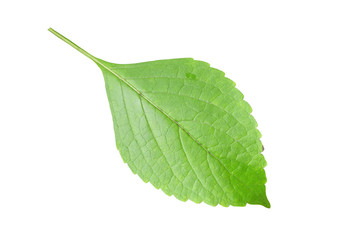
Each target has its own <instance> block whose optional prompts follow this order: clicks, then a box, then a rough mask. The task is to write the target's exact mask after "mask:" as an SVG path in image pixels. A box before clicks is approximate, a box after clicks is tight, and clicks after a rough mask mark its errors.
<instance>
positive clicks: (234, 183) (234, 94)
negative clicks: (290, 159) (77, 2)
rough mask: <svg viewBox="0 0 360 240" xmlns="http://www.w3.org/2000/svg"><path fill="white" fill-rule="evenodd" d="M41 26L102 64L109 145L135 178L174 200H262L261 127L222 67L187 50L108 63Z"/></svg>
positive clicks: (235, 203)
mask: <svg viewBox="0 0 360 240" xmlns="http://www.w3.org/2000/svg"><path fill="white" fill-rule="evenodd" d="M49 31H51V32H52V33H53V34H55V35H56V36H57V37H59V38H60V39H62V40H63V41H65V42H67V43H68V44H70V45H71V46H72V47H74V48H75V49H77V50H78V51H80V52H81V53H83V54H84V55H85V56H87V57H89V58H90V59H92V60H93V61H94V62H95V63H96V64H97V65H98V66H99V67H100V69H101V70H102V72H103V75H104V78H105V85H106V92H107V96H108V99H109V103H110V108H111V113H112V118H113V123H114V130H115V137H116V146H117V148H118V149H119V151H120V154H121V156H122V158H123V160H124V162H126V163H127V164H128V166H129V167H130V169H131V170H132V171H133V172H134V173H135V174H138V175H139V176H140V177H141V179H142V180H144V181H145V182H150V183H151V184H152V185H154V186H155V187H156V188H158V189H159V188H160V189H162V190H163V191H164V192H165V193H166V194H168V195H174V196H175V197H176V198H178V199H180V200H182V201H186V200H188V199H190V200H192V201H194V202H196V203H200V202H202V201H203V202H205V203H207V204H210V205H214V206H215V205H217V204H221V205H223V206H229V205H233V206H245V205H246V204H247V203H249V204H260V205H263V206H265V207H270V203H269V201H268V199H267V197H266V193H265V183H266V176H265V171H264V167H265V166H266V161H265V159H264V156H263V155H262V154H261V152H262V144H261V142H260V137H261V134H260V132H259V131H258V130H257V129H256V127H257V123H256V121H255V119H254V118H253V117H252V115H251V114H250V113H251V111H252V110H251V107H250V106H249V104H248V103H247V102H245V101H244V100H243V95H242V94H241V92H240V91H239V90H237V89H236V88H235V83H234V82H233V81H231V80H230V79H228V78H226V77H225V76H224V73H223V72H221V71H219V70H217V69H214V68H211V67H210V66H209V64H207V63H205V62H201V61H196V60H193V59H191V58H183V59H171V60H160V61H152V62H144V63H137V64H114V63H109V62H106V61H103V60H101V59H98V58H96V57H94V56H92V55H91V54H89V53H88V52H86V51H85V50H83V49H81V48H80V47H79V46H77V45H76V44H74V43H73V42H71V41H70V40H68V39H67V38H65V37H64V36H62V35H61V34H59V33H58V32H56V31H55V30H53V29H51V28H50V29H49Z"/></svg>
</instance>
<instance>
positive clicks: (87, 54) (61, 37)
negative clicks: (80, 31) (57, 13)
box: [48, 28, 97, 62]
mask: <svg viewBox="0 0 360 240" xmlns="http://www.w3.org/2000/svg"><path fill="white" fill-rule="evenodd" d="M48 30H49V31H50V32H51V33H53V34H54V35H55V36H57V37H58V38H60V39H61V40H63V41H64V42H66V43H67V44H69V45H70V46H72V47H73V48H75V49H76V50H78V51H79V52H81V53H82V54H84V55H85V56H87V57H88V58H90V59H91V60H93V61H95V62H97V59H96V57H94V56H93V55H91V54H90V53H88V52H87V51H85V50H84V49H82V48H81V47H79V46H78V45H76V44H75V43H73V42H72V41H70V40H69V39H67V38H66V37H64V36H63V35H61V34H60V33H58V32H57V31H55V30H54V29H52V28H49V29H48Z"/></svg>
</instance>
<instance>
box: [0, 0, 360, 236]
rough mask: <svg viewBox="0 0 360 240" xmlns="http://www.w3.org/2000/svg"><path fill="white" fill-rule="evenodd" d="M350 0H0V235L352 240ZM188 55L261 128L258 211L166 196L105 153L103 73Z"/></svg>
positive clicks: (355, 116)
mask: <svg viewBox="0 0 360 240" xmlns="http://www.w3.org/2000/svg"><path fill="white" fill-rule="evenodd" d="M359 4H360V3H359V1H329V0H328V1H316V0H309V1H306V0H303V1H285V0H284V1H225V0H221V1H196V0H192V1H184V0H182V1H169V0H167V1H154V0H152V1H145V0H144V1H134V0H128V1H121V0H116V1H115V0H113V1H108V0H102V1H89V0H87V1H76V0H71V1H68V0H61V1H45V0H44V1H39V0H35V1H25V0H23V1H1V3H0V25H1V26H0V27H1V28H0V42H1V44H0V62H1V64H0V66H1V67H0V68H1V70H0V239H1V240H8V239H36V240H39V239H47V240H48V239H50V240H52V239H67V240H68V239H77V240H78V239H87V240H89V239H106V240H111V239H159V240H160V239H246V240H248V239H359V238H360V233H359V231H360V230H359V222H360V219H359V216H360V207H359V205H360V194H359V190H360V187H359V183H360V181H359V172H360V169H359V167H360V157H359V151H358V149H359V146H360V141H359V134H360V124H359V123H360V115H359V103H360V97H359V91H360V85H359V81H360V14H359V13H360V5H359ZM48 27H53V28H54V29H55V30H57V31H59V32H60V33H62V34H64V35H65V36H67V37H69V38H70V39H71V40H73V41H74V42H75V43H77V44H79V45H80V46H82V47H83V48H84V49H85V50H88V51H89V52H90V53H92V54H93V55H95V56H97V57H99V58H102V59H104V60H107V61H111V62H117V63H133V62H141V61H148V60H157V59H167V58H179V57H193V58H195V59H198V60H203V61H207V62H209V63H210V64H211V65H212V66H213V67H215V68H219V69H221V70H223V71H224V72H225V73H226V75H227V76H228V77H229V78H231V79H232V80H234V81H235V82H236V83H237V87H238V88H239V89H240V90H241V91H242V92H243V93H244V95H245V99H246V100H247V101H248V102H249V103H250V104H251V106H252V107H253V109H254V111H253V114H254V116H255V118H256V119H257V121H258V123H259V129H260V131H261V132H262V134H263V138H262V141H263V144H264V146H265V152H264V154H265V158H266V159H267V162H268V166H267V167H266V168H265V170H266V174H267V177H268V183H267V184H266V186H267V195H268V198H269V200H270V202H271V204H272V208H271V209H266V208H264V207H262V206H252V205H249V206H246V207H229V208H224V207H221V206H218V207H211V206H208V205H206V204H195V203H193V202H190V201H188V202H186V203H184V202H181V201H178V200H176V199H175V198H174V197H168V196H166V195H165V194H164V193H162V192H161V191H160V190H156V189H155V188H154V187H152V186H151V185H150V184H145V183H143V182H142V181H141V179H140V178H139V177H138V176H136V175H133V174H132V173H131V171H130V169H129V168H128V167H127V165H126V164H124V163H123V161H122V160H121V158H120V155H119V153H118V151H117V150H116V147H115V138H114V133H113V126H112V120H111V114H110V110H109V106H108V102H107V98H106V94H105V87H104V81H103V78H102V74H101V71H100V70H99V69H98V67H97V66H96V65H95V64H94V63H93V62H91V61H90V60H89V59H87V58H86V57H84V56H83V55H81V54H80V53H78V52H76V51H75V50H74V49H72V48H71V47H70V46H68V45H66V44H65V43H64V42H62V41H61V40H59V39H58V38H56V37H55V36H53V35H52V34H51V33H50V32H48V31H47V28H48Z"/></svg>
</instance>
